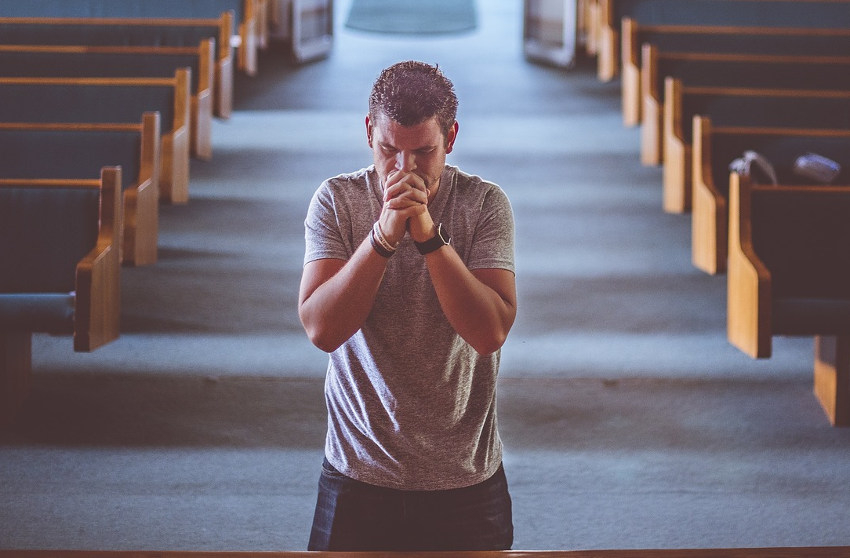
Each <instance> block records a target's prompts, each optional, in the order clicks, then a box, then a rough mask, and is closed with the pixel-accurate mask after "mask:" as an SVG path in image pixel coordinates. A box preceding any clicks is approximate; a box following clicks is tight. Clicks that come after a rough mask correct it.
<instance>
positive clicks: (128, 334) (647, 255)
mask: <svg viewBox="0 0 850 558" xmlns="http://www.w3.org/2000/svg"><path fill="white" fill-rule="evenodd" d="M485 6H486V9H485ZM346 8H347V3H346V2H344V1H343V2H340V3H339V5H338V9H339V10H340V13H341V14H345V13H347V12H346V11H345V10H346ZM520 13H521V3H519V2H515V1H514V0H487V2H486V4H484V3H482V6H481V11H480V13H479V16H480V22H479V23H480V25H479V28H478V30H477V31H476V32H475V33H472V34H469V35H464V36H457V37H443V38H439V39H434V38H431V39H427V40H426V39H405V38H401V37H385V36H379V35H367V34H362V33H351V32H347V31H345V29H339V32H338V35H337V44H336V47H335V49H334V52H333V54H332V55H331V57H330V58H329V59H327V60H324V61H321V62H316V63H313V64H309V65H306V66H303V67H293V66H289V65H287V64H286V63H285V61H284V58H283V56H282V52H281V51H280V50H278V49H275V48H272V50H270V51H269V52H267V53H265V54H264V55H263V56H262V58H261V60H260V75H258V76H257V77H256V78H254V79H248V78H245V77H240V78H239V79H238V82H237V99H236V110H235V111H234V115H233V117H232V118H231V120H229V121H217V122H215V127H214V130H213V145H214V155H213V160H212V161H210V162H199V161H193V163H192V175H191V186H190V189H191V200H190V202H189V203H188V204H187V205H185V206H164V207H163V208H162V211H161V227H162V229H161V238H160V246H161V252H160V256H161V258H160V261H159V262H158V263H157V264H156V265H155V266H152V267H150V268H135V269H126V270H125V271H124V274H123V277H122V296H123V301H122V304H123V311H122V324H123V329H124V332H123V334H122V337H121V338H120V339H119V340H117V341H116V342H114V343H112V344H110V345H108V346H106V347H103V348H102V349H99V350H97V351H95V352H93V353H90V354H82V353H73V352H71V342H70V339H68V338H65V337H52V336H47V335H38V336H36V338H35V340H34V355H33V358H34V375H33V383H34V385H33V396H32V399H31V400H30V403H29V405H28V406H27V408H26V410H25V412H24V415H23V416H22V420H21V421H20V422H19V424H18V426H17V427H16V428H15V429H13V430H12V431H11V432H9V433H7V434H5V435H4V436H3V437H2V438H0V548H82V549H172V550H188V549H193V550H303V549H304V548H305V547H306V543H307V534H308V531H309V525H310V520H311V517H312V512H313V505H314V503H315V501H314V499H315V495H316V480H317V475H318V470H319V464H320V461H321V456H322V442H323V436H324V429H325V427H324V421H325V411H324V402H323V399H322V385H323V377H324V371H325V367H326V365H327V357H326V355H324V354H323V353H321V352H320V351H318V350H317V349H315V348H313V347H312V346H311V345H310V343H309V342H308V341H307V339H306V337H305V335H304V333H303V331H302V330H301V327H300V325H299V323H298V318H297V314H296V297H297V289H298V278H299V276H300V270H301V259H302V254H303V230H302V226H303V218H304V212H305V209H306V206H307V203H308V201H309V198H310V196H311V194H312V193H313V191H314V190H315V188H316V187H317V186H318V184H319V182H320V181H321V180H322V179H324V178H326V177H327V176H329V175H330V174H334V173H338V172H343V171H347V170H352V169H355V168H359V167H360V166H363V165H365V164H368V163H369V161H370V153H369V150H368V147H367V146H366V142H365V130H364V125H363V117H364V115H365V112H366V95H367V94H368V89H369V86H370V84H371V82H372V80H373V79H374V78H375V76H376V75H377V73H378V72H379V70H380V69H381V68H383V67H384V66H386V65H387V64H389V63H392V62H395V61H397V60H400V59H405V58H420V59H424V60H427V61H431V62H438V63H440V65H441V67H443V68H444V69H445V70H446V72H447V73H448V75H449V76H450V77H452V78H454V81H455V85H456V87H457V90H458V93H459V95H460V98H461V107H460V134H459V136H458V142H457V144H456V149H455V151H454V152H453V153H452V154H451V155H450V156H449V162H451V163H453V164H458V165H461V166H462V167H464V168H466V169H468V170H470V171H471V172H476V173H479V174H481V175H484V176H487V177H488V178H491V179H493V180H495V181H497V182H498V183H500V184H501V185H502V186H503V187H504V188H505V190H506V192H507V193H508V195H509V196H510V198H511V201H512V204H513V208H514V212H515V215H516V222H517V263H518V280H517V282H518V289H519V315H518V318H517V322H516V325H515V326H514V329H513V331H512V332H511V335H510V337H509V339H508V342H507V343H506V345H505V347H504V350H503V354H502V373H501V377H500V384H499V390H500V391H499V417H500V427H501V431H502V435H503V438H504V442H505V447H506V455H505V465H506V471H507V475H508V481H509V483H510V486H511V491H512V495H513V502H514V514H515V516H514V520H515V526H516V541H515V548H517V549H582V548H589V549H594V548H683V547H715V548H717V547H761V546H816V545H848V544H850V530H848V528H847V510H848V509H850V483H848V482H847V479H848V478H850V429H836V428H832V427H830V426H829V424H828V423H827V421H826V418H825V417H824V414H823V412H822V411H821V409H820V408H819V406H818V404H817V402H816V401H815V399H814V397H813V395H812V393H811V379H812V357H813V355H812V341H811V339H793V338H780V339H777V340H776V342H775V347H774V356H773V358H771V359H769V360H762V361H754V360H751V359H750V358H748V357H746V356H745V355H743V354H741V353H740V352H739V351H737V350H736V349H734V348H733V347H731V346H730V345H729V343H728V342H727V341H726V338H725V311H724V305H725V283H724V282H725V278H724V277H709V276H706V275H704V274H702V273H700V272H698V271H697V270H695V269H694V268H693V267H692V266H691V264H690V256H689V251H688V250H689V242H690V219H689V217H688V216H683V215H667V214H664V213H663V212H662V211H661V171H660V169H657V168H646V167H642V166H641V165H640V162H639V153H638V140H639V132H638V130H636V129H627V128H624V127H623V126H622V121H621V117H620V113H619V84H618V83H611V84H600V83H599V82H598V81H597V80H596V78H595V73H594V68H593V66H592V65H591V64H587V63H584V64H580V65H579V66H578V67H577V68H575V69H574V70H571V71H569V72H566V71H561V70H556V69H552V68H546V67H541V66H535V65H531V64H528V63H526V62H525V61H524V60H523V59H522V56H521V50H520V45H519V38H520V37H521V32H520V31H521V29H520V25H521V23H520V22H521V18H520Z"/></svg>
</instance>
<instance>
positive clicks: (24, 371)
mask: <svg viewBox="0 0 850 558" xmlns="http://www.w3.org/2000/svg"><path fill="white" fill-rule="evenodd" d="M120 187H121V169H120V168H114V167H112V168H104V169H102V170H101V172H100V176H99V178H94V179H90V180H69V179H66V180H9V179H0V261H2V262H3V265H2V272H0V425H3V424H8V423H9V422H11V421H12V420H13V418H14V416H15V415H16V413H17V412H18V410H19V409H20V407H21V406H22V405H23V403H24V401H25V399H26V397H27V394H28V392H29V384H30V373H31V366H32V334H33V332H47V333H55V334H69V333H70V334H73V347H74V350H75V351H93V350H95V349H97V348H98V347H101V346H102V345H105V344H107V343H109V342H111V341H113V340H115V339H117V338H118V336H119V314H120V303H121V296H120V295H121V293H120V287H121V283H120V265H121V264H120V261H119V243H120V231H121V195H120V190H119V189H120Z"/></svg>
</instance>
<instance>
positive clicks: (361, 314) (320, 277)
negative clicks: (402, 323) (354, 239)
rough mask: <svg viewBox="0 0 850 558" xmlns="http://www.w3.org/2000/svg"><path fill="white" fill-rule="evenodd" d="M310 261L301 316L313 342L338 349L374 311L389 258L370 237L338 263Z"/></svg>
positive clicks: (303, 288) (321, 346) (303, 286)
mask: <svg viewBox="0 0 850 558" xmlns="http://www.w3.org/2000/svg"><path fill="white" fill-rule="evenodd" d="M334 262H340V260H332V261H329V262H324V263H322V262H311V263H310V264H308V265H314V266H315V267H313V268H312V269H309V270H308V269H305V272H306V273H309V275H307V276H305V278H306V279H305V282H304V283H303V284H302V294H301V297H300V298H301V301H300V303H299V316H300V318H301V322H302V324H303V325H304V329H305V330H306V332H307V336H308V337H309V338H310V340H311V341H312V342H313V344H314V345H316V346H317V347H319V348H320V349H322V350H323V351H326V352H332V351H334V350H336V349H337V348H338V347H339V346H340V345H342V344H343V343H344V342H345V341H347V340H348V339H349V338H350V337H351V336H352V335H354V334H355V333H356V332H357V331H358V330H359V329H360V328H361V327H362V325H363V322H365V321H366V317H367V316H368V315H369V312H370V311H371V310H372V305H373V304H374V302H375V296H376V294H377V292H378V287H379V286H380V284H381V280H382V279H383V276H384V271H385V270H386V266H387V260H386V258H384V257H382V256H380V255H379V254H378V253H377V252H375V250H374V249H373V248H372V245H371V242H370V241H369V238H368V237H367V238H366V240H365V241H364V242H362V243H361V244H360V246H359V247H358V248H357V250H356V251H355V252H354V254H353V255H352V256H351V258H350V259H349V260H348V261H347V262H344V263H341V267H340V266H339V265H337V266H335V265H334Z"/></svg>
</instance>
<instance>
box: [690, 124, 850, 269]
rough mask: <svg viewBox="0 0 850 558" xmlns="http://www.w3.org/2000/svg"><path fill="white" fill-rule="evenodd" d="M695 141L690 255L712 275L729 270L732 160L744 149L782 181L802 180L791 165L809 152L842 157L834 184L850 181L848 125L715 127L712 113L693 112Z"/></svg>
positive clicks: (797, 181)
mask: <svg viewBox="0 0 850 558" xmlns="http://www.w3.org/2000/svg"><path fill="white" fill-rule="evenodd" d="M693 142H694V143H693V163H692V164H693V200H692V202H693V205H692V211H691V259H692V262H693V264H694V266H696V267H697V268H698V269H700V270H702V271H704V272H706V273H709V274H717V273H723V272H725V271H726V261H727V248H728V242H729V240H728V226H729V225H728V223H729V220H728V219H729V213H728V207H729V206H728V196H729V164H730V163H731V162H732V161H733V160H734V159H736V158H738V157H740V156H741V155H742V154H743V153H744V151H747V150H753V151H756V152H758V153H761V154H762V155H764V156H765V157H766V158H767V159H768V160H769V161H771V162H772V163H773V166H774V168H775V170H776V173H777V176H778V178H779V182H780V183H782V184H789V185H796V184H799V179H798V178H797V177H795V176H794V174H793V172H792V167H793V164H794V161H795V159H796V158H797V157H798V156H799V155H803V154H804V153H806V152H813V153H817V154H819V155H823V156H824V157H828V158H830V159H832V160H833V161H836V162H838V163H839V164H840V165H841V166H842V172H841V175H839V177H838V178H837V181H836V183H837V184H850V130H848V129H843V130H842V129H804V128H743V127H731V126H729V127H715V126H713V125H712V123H711V119H710V118H707V117H704V116H695V117H694V123H693Z"/></svg>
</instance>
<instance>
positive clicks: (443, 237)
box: [413, 223, 452, 256]
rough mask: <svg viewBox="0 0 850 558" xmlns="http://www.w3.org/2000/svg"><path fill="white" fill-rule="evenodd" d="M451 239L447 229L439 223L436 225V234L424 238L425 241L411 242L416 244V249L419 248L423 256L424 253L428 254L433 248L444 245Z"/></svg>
mask: <svg viewBox="0 0 850 558" xmlns="http://www.w3.org/2000/svg"><path fill="white" fill-rule="evenodd" d="M451 241H452V239H451V236H450V235H449V231H447V230H446V227H444V226H443V224H442V223H440V224H439V225H437V234H435V235H434V237H433V238H431V239H429V240H426V241H425V242H414V243H413V244H415V245H416V249H417V250H419V253H420V254H422V255H423V256H424V255H425V254H430V253H431V252H433V251H434V250H437V249H439V248H442V247H443V246H446V245H447V244H448V243H450V242H451Z"/></svg>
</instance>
